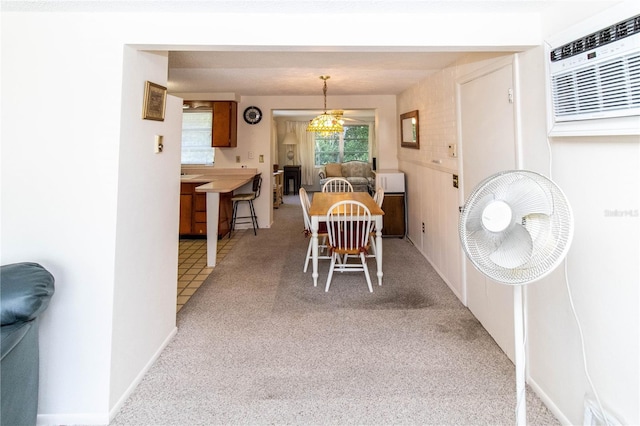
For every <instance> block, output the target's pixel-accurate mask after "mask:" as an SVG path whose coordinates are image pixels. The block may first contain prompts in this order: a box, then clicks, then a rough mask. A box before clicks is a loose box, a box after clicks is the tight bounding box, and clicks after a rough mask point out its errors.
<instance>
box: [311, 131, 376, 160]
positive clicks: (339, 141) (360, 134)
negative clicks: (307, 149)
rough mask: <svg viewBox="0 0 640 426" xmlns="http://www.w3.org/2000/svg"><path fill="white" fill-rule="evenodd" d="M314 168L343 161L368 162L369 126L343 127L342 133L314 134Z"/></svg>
mask: <svg viewBox="0 0 640 426" xmlns="http://www.w3.org/2000/svg"><path fill="white" fill-rule="evenodd" d="M315 139H316V160H315V161H316V166H323V165H325V164H327V163H343V162H345V161H353V160H360V161H369V126H368V125H356V126H344V132H343V133H332V134H329V135H323V134H321V133H316V138H315Z"/></svg>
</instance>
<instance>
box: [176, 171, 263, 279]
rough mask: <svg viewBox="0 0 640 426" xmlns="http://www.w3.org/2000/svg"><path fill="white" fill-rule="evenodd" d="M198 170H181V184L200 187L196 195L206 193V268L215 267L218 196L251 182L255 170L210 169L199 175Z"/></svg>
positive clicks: (196, 189) (196, 188)
mask: <svg viewBox="0 0 640 426" xmlns="http://www.w3.org/2000/svg"><path fill="white" fill-rule="evenodd" d="M199 171H200V170H199V169H191V168H189V169H186V170H185V169H183V173H185V172H187V173H189V174H183V175H182V176H181V182H182V183H183V184H184V183H191V184H197V183H202V185H199V186H196V187H195V192H196V193H206V228H207V266H209V267H213V266H215V265H216V251H217V246H218V219H219V210H220V194H227V193H233V191H235V190H236V189H238V188H240V187H242V186H244V185H246V184H247V183H250V182H252V180H253V177H254V176H255V175H256V173H257V169H247V168H245V169H211V170H207V171H206V172H203V173H200V172H199Z"/></svg>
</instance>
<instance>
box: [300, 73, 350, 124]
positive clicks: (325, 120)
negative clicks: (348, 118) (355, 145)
mask: <svg viewBox="0 0 640 426" xmlns="http://www.w3.org/2000/svg"><path fill="white" fill-rule="evenodd" d="M329 78H330V76H328V75H321V76H320V79H321V80H323V81H324V87H323V88H322V93H323V94H324V112H323V113H322V114H320V115H319V116H317V117H316V118H314V119H313V120H311V121H310V122H309V125H308V126H307V132H318V133H322V134H325V135H326V134H330V133H341V132H342V131H343V130H344V128H343V127H342V123H341V121H342V120H340V118H339V117H336V116H335V115H333V114H329V113H327V80H328V79H329Z"/></svg>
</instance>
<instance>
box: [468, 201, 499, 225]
mask: <svg viewBox="0 0 640 426" xmlns="http://www.w3.org/2000/svg"><path fill="white" fill-rule="evenodd" d="M493 198H494V197H493V195H492V194H488V195H485V196H484V197H482V198H481V199H479V200H478V201H477V202H475V203H474V204H473V206H471V207H467V206H465V208H470V209H471V210H469V212H468V214H467V218H466V221H465V227H466V228H467V232H476V231H480V230H482V229H484V228H483V226H482V212H483V211H484V208H485V207H486V206H487V204H489V203H490V202H491V201H493Z"/></svg>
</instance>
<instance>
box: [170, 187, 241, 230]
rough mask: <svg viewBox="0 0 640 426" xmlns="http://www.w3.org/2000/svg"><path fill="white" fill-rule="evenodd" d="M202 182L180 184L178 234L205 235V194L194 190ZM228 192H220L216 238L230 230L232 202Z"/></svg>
mask: <svg viewBox="0 0 640 426" xmlns="http://www.w3.org/2000/svg"><path fill="white" fill-rule="evenodd" d="M200 185H202V183H182V184H181V185H180V227H179V229H180V231H179V232H180V236H181V237H206V236H207V194H206V192H196V186H200ZM232 195H233V194H231V193H230V192H228V193H222V194H220V211H219V217H218V238H222V237H224V236H225V235H227V234H228V233H229V231H230V226H231V214H232V209H233V207H232V203H231V197H232Z"/></svg>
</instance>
